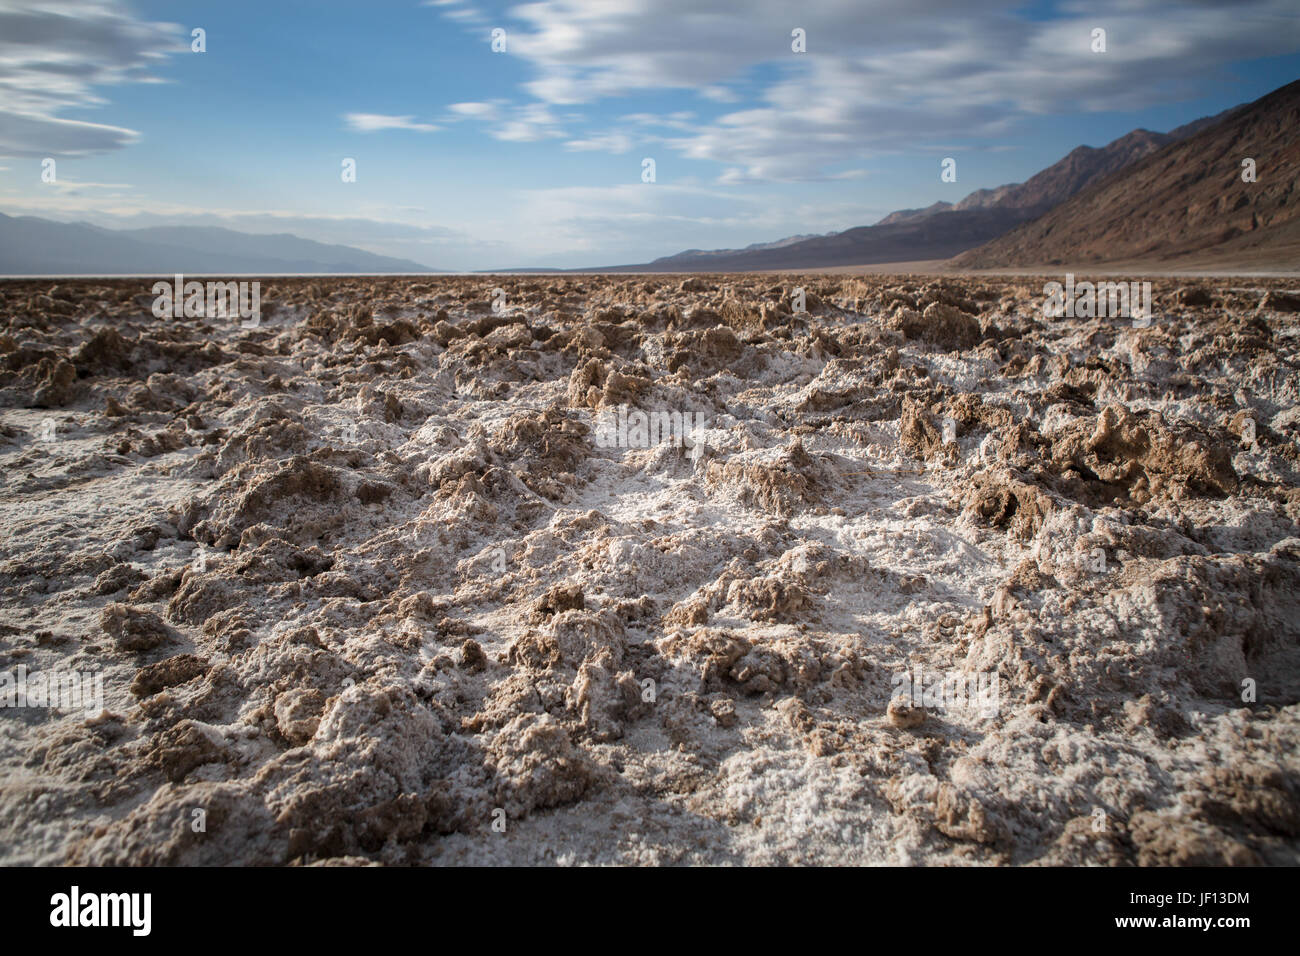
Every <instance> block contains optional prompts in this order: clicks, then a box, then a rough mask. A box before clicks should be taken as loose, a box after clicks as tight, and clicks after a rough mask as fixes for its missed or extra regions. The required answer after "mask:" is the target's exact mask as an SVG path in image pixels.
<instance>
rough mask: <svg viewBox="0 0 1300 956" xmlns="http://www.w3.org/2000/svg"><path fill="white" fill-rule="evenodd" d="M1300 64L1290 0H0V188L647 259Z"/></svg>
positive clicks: (408, 241)
mask: <svg viewBox="0 0 1300 956" xmlns="http://www.w3.org/2000/svg"><path fill="white" fill-rule="evenodd" d="M195 30H202V31H203V35H202V36H203V45H204V47H205V49H204V50H203V51H202V52H197V51H196V50H195V49H194V46H195V45H196V40H195V38H194V32H193V31H195ZM1096 30H1104V31H1105V35H1104V39H1105V49H1104V51H1101V50H1097V49H1095V47H1096V46H1097V39H1096V36H1095V31H1096ZM795 31H802V40H803V42H802V45H803V47H804V49H803V50H802V51H798V50H796V49H795V47H797V46H799V45H800V44H799V42H798V37H796V36H795V35H794V32H795ZM494 37H495V40H494ZM1297 78H1300V2H1297V0H1235V2H1220V3H1210V2H1188V0H1183V2H1179V3H1172V2H1166V0H1096V2H1087V3H1080V2H1059V3H1058V2H1046V0H1042V2H1031V3H1023V2H1021V3H992V2H982V0H802V2H791V3H780V2H773V0H733V2H717V0H555V2H549V0H546V2H531V3H522V4H519V3H499V4H491V3H480V2H477V0H429V2H423V3H421V2H419V0H405V2H398V0H368V2H365V3H347V2H342V0H315V2H299V0H286V2H281V0H259V2H246V0H215V2H192V3H191V2H170V3H168V2H132V3H125V2H117V0H107V2H88V0H48V2H25V0H14V2H10V0H0V211H2V212H4V213H6V214H8V215H33V216H41V217H44V218H48V219H57V220H61V221H87V222H92V223H95V224H96V225H100V226H105V227H109V228H135V227H141V226H149V225H164V224H165V225H215V226H225V227H227V228H231V229H238V230H242V231H247V232H258V233H277V232H289V233H293V234H295V235H299V236H302V237H304V238H308V239H315V240H318V241H322V242H333V243H341V244H344V245H351V246H356V247H358V248H362V249H366V250H368V251H371V252H376V253H380V254H383V255H390V256H397V257H401V258H405V259H410V260H413V261H416V262H419V263H421V264H424V265H426V266H429V267H433V268H439V269H448V270H455V271H469V270H479V269H506V268H523V267H561V268H575V267H583V266H597V265H616V264H625V263H638V262H645V261H649V260H651V259H654V258H657V257H659V256H664V255H671V254H673V253H675V252H680V251H682V250H684V249H690V248H701V249H715V248H739V247H743V246H746V245H749V244H750V243H756V242H771V241H774V240H776V239H780V238H783V237H785V236H790V235H797V234H818V233H826V232H833V231H839V230H842V229H847V228H851V227H854V226H861V225H868V224H870V223H873V222H876V221H877V220H879V219H880V218H881V217H883V216H885V215H886V214H888V213H889V212H891V211H893V210H896V209H902V208H913V207H920V206H927V205H929V204H931V203H933V202H935V201H937V200H941V199H943V200H948V201H952V202H955V201H957V200H959V199H961V198H962V197H964V196H965V195H966V194H967V193H969V192H971V191H973V190H976V189H980V188H987V187H994V186H998V185H1001V184H1003V183H1008V182H1021V181H1023V180H1025V179H1027V178H1028V177H1029V176H1031V175H1033V174H1034V173H1035V172H1037V171H1038V170H1040V169H1042V168H1044V167H1046V166H1048V165H1050V164H1052V163H1053V162H1055V161H1057V160H1058V159H1060V158H1061V157H1062V156H1064V155H1065V154H1066V153H1068V152H1070V150H1072V149H1074V148H1075V147H1076V146H1078V145H1080V144H1086V145H1090V146H1102V145H1105V144H1106V143H1107V142H1110V141H1111V140H1113V139H1116V138H1117V137H1119V136H1122V135H1124V134H1125V133H1127V132H1129V131H1130V130H1132V129H1135V128H1138V127H1143V128H1146V129H1151V130H1157V131H1167V130H1169V129H1172V128H1173V127H1175V126H1179V125H1181V124H1183V123H1186V122H1188V121H1190V120H1192V119H1196V118H1198V117H1201V116H1206V115H1211V114H1213V113H1217V112H1219V111H1221V110H1224V109H1227V108H1228V107H1231V106H1235V105H1237V104H1239V103H1244V102H1249V101H1251V100H1254V99H1257V98H1258V97H1260V96H1262V95H1264V94H1266V93H1268V92H1270V91H1271V90H1274V89H1276V88H1277V87H1279V86H1283V85H1285V84H1287V83H1289V82H1291V81H1293V80H1295V79H1297ZM946 158H952V159H955V160H956V167H955V168H956V181H955V182H944V181H943V180H942V178H941V172H942V162H943V160H944V159H946ZM47 159H53V160H54V164H55V165H54V171H55V177H54V181H53V182H46V181H44V180H43V177H42V172H43V170H44V169H46V168H47V167H46V165H45V160H47ZM348 159H350V160H353V161H354V162H355V170H356V176H355V181H353V182H345V181H344V176H343V167H344V161H345V160H348ZM646 160H653V172H654V177H653V181H652V182H647V181H645V179H646V178H647V177H646V174H647V168H646ZM46 178H48V177H46Z"/></svg>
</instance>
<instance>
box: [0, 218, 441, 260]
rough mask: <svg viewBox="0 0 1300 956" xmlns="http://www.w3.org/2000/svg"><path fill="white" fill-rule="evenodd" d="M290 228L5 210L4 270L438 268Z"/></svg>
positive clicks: (0, 239) (0, 245)
mask: <svg viewBox="0 0 1300 956" xmlns="http://www.w3.org/2000/svg"><path fill="white" fill-rule="evenodd" d="M436 271H437V270H435V269H430V268H429V267H428V266H422V265H420V264H419V263H418V262H411V261H410V260H408V259H393V258H390V257H388V256H379V255H375V254H374V253H372V252H366V251H364V250H362V249H353V248H351V247H350V246H339V245H329V244H327V243H323V242H315V241H313V240H310V239H302V238H300V237H298V236H293V235H290V234H288V233H279V234H275V235H262V234H253V233H244V232H236V231H234V230H233V229H222V228H218V227H211V226H153V227H150V228H146V229H104V228H102V227H100V226H93V225H91V224H90V223H86V222H76V223H64V222H54V221H52V220H49V219H40V218H38V217H36V216H18V217H14V216H6V215H4V214H3V213H0V275H168V274H171V273H175V272H186V273H190V274H194V275H197V274H202V273H207V274H263V275H264V274H270V273H313V272H319V273H333V274H349V273H363V272H393V273H426V272H436Z"/></svg>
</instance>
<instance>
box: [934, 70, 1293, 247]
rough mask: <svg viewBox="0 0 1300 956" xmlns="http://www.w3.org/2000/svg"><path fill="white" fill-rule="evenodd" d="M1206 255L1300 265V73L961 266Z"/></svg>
mask: <svg viewBox="0 0 1300 956" xmlns="http://www.w3.org/2000/svg"><path fill="white" fill-rule="evenodd" d="M1248 167H1250V168H1251V169H1252V172H1251V173H1250V175H1251V176H1253V181H1250V180H1248V178H1247V175H1248V173H1247V169H1248ZM1198 260H1199V261H1201V262H1204V263H1207V264H1218V265H1221V266H1232V267H1233V268H1246V269H1249V267H1250V266H1251V265H1259V266H1261V267H1269V266H1271V265H1274V264H1276V263H1279V262H1281V263H1287V262H1289V263H1290V264H1291V267H1292V268H1294V267H1295V266H1296V265H1298V264H1300V80H1298V81H1296V82H1294V83H1291V84H1289V85H1287V86H1284V87H1282V88H1281V89H1278V90H1274V91H1273V92H1272V93H1269V94H1268V95H1267V96H1264V97H1261V98H1260V99H1258V100H1256V101H1255V102H1253V103H1250V104H1249V105H1247V106H1244V107H1240V108H1239V109H1237V110H1234V111H1233V112H1232V113H1231V115H1230V116H1228V117H1227V118H1225V119H1223V120H1222V121H1221V122H1218V123H1215V124H1213V125H1210V126H1208V127H1202V128H1201V129H1199V130H1198V131H1196V132H1195V134H1194V135H1192V136H1190V137H1187V138H1184V139H1182V140H1180V141H1179V142H1177V143H1175V144H1173V145H1170V146H1167V147H1165V148H1164V149H1161V150H1160V151H1159V152H1156V153H1153V154H1152V155H1150V156H1147V157H1145V158H1143V159H1140V160H1139V161H1137V162H1135V163H1132V164H1130V165H1127V166H1124V167H1123V168H1121V169H1119V170H1117V171H1116V172H1114V173H1112V174H1111V175H1109V176H1104V177H1101V178H1099V179H1095V180H1094V181H1092V182H1091V183H1090V184H1089V186H1088V188H1087V189H1084V190H1081V191H1079V192H1078V193H1076V194H1075V195H1074V196H1072V197H1071V198H1070V199H1068V200H1067V201H1065V202H1063V203H1061V204H1060V205H1058V206H1056V207H1054V208H1053V209H1051V210H1050V211H1048V212H1047V213H1045V214H1044V215H1042V216H1040V217H1038V218H1035V219H1034V220H1033V221H1032V222H1026V223H1024V224H1022V225H1020V226H1018V227H1017V228H1015V229H1013V230H1011V231H1010V232H1008V233H1007V234H1005V235H1003V236H1000V237H999V238H997V239H994V240H993V241H991V242H989V243H987V244H985V245H983V246H981V247H979V248H977V249H973V250H970V251H969V252H966V253H964V254H962V255H959V256H957V257H956V259H954V260H953V262H952V265H953V266H954V267H956V268H962V269H988V268H999V267H1008V266H1035V265H1058V264H1070V265H1073V264H1082V263H1092V262H1120V261H1122V262H1134V263H1138V262H1143V261H1150V262H1160V263H1166V264H1167V263H1170V262H1177V261H1185V262H1187V263H1188V264H1191V263H1193V262H1196V261H1198Z"/></svg>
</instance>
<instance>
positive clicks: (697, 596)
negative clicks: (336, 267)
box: [0, 275, 1300, 865]
mask: <svg viewBox="0 0 1300 956" xmlns="http://www.w3.org/2000/svg"><path fill="white" fill-rule="evenodd" d="M1050 278H1052V279H1057V280H1059V279H1060V278H1061V277H1059V276H1052V277H1050ZM1042 283H1043V279H1042V278H1038V279H1032V278H1024V279H1008V280H1000V279H991V278H950V279H935V278H932V277H931V278H922V277H906V276H872V277H848V276H816V277H812V276H809V277H802V278H801V277H797V276H785V277H782V276H754V275H751V276H744V277H735V276H713V277H695V278H691V279H686V280H683V279H682V278H681V277H654V278H649V279H647V278H642V277H620V276H607V277H600V278H593V277H581V276H576V277H563V278H552V277H526V278H506V277H495V278H494V277H452V278H440V279H436V280H430V279H425V278H420V279H362V278H357V279H311V278H302V279H275V280H267V281H264V282H263V286H262V302H263V318H262V323H261V326H260V327H258V328H253V329H245V328H241V327H240V325H239V324H238V323H237V322H234V321H228V320H217V319H213V320H202V319H186V320H177V321H162V320H157V319H154V318H153V317H152V316H151V315H150V314H149V304H150V301H151V297H150V296H149V295H148V292H149V289H150V286H151V284H152V283H151V281H150V280H143V279H142V280H115V281H98V282H96V281H86V282H69V281H63V282H60V281H56V280H43V281H25V282H7V283H4V284H2V285H0V317H2V319H3V329H2V330H0V464H3V479H4V480H3V485H2V486H0V528H3V534H2V537H0V615H2V618H0V670H3V671H6V672H14V671H15V669H16V668H18V667H19V666H20V665H22V666H25V667H27V668H28V670H29V671H31V672H54V671H61V670H62V671H67V670H76V671H79V672H94V673H96V674H100V675H102V676H103V679H104V688H105V694H106V699H105V702H104V703H105V708H104V710H103V711H102V712H98V713H94V714H91V715H89V716H88V715H87V714H86V713H84V712H79V711H62V710H57V709H49V708H34V707H26V708H21V707H10V708H4V709H0V780H2V784H0V847H2V848H3V851H2V854H0V855H2V856H3V860H4V861H5V862H9V863H41V864H60V863H69V862H71V863H90V864H229V863H243V864H284V863H294V862H296V863H303V864H307V863H320V862H348V863H364V862H367V861H373V862H383V863H395V864H404V863H418V864H450V863H461V862H481V863H494V862H501V863H505V862H510V863H524V864H533V863H539V864H548V863H636V864H655V863H724V864H740V863H747V864H769V863H835V864H838V863H912V864H922V863H924V864H945V863H957V864H963V863H964V864H1066V863H1068V864H1100V865H1117V864H1221V863H1227V864H1261V863H1263V864H1284V863H1285V864H1295V863H1297V862H1300V756H1298V755H1297V749H1298V745H1300V703H1298V702H1300V525H1298V524H1297V522H1298V521H1300V491H1297V487H1298V483H1297V478H1298V475H1300V407H1298V405H1300V368H1298V366H1297V360H1298V359H1300V317H1297V315H1296V311H1297V309H1298V308H1300V296H1298V295H1297V293H1296V289H1295V285H1294V280H1291V283H1290V285H1288V284H1287V281H1285V280H1267V279H1242V280H1213V281H1209V280H1191V279H1178V280H1172V279H1156V280H1154V300H1155V307H1156V308H1155V313H1156V315H1155V321H1154V322H1153V323H1152V325H1151V327H1150V328H1134V327H1133V323H1132V322H1130V321H1128V320H1123V319H1050V320H1049V319H1044V318H1043V315H1042V308H1041V304H1042V294H1041V289H1042ZM498 286H499V287H501V288H502V289H504V290H505V292H506V298H505V308H504V309H503V310H502V311H500V312H495V311H493V309H492V308H491V304H490V303H491V301H492V291H493V289H494V288H496V287H498ZM796 287H803V288H805V289H806V292H807V298H806V301H807V308H808V312H807V313H806V314H796V313H794V312H792V310H791V301H792V300H791V293H792V291H793V290H794V289H795V288H796ZM619 406H626V407H627V408H628V409H641V410H645V411H647V412H650V411H666V412H680V413H687V412H691V413H702V414H703V415H704V416H705V420H706V423H707V424H706V427H705V429H704V430H703V431H702V432H700V433H699V434H698V436H697V437H699V438H700V439H701V440H700V441H698V442H697V443H696V444H695V446H694V447H692V448H687V447H678V446H676V445H674V444H661V445H658V446H654V447H649V448H620V447H601V444H600V443H598V442H597V441H596V440H595V432H594V426H595V424H596V416H598V415H601V414H603V413H607V412H609V411H610V410H616V409H617V408H618V407H619ZM946 420H947V421H946ZM1099 555H1100V560H1099V557H1098V556H1099ZM918 668H920V669H923V670H924V671H925V672H927V673H931V674H934V673H937V674H942V675H985V676H989V675H996V677H997V679H998V686H999V687H1000V698H999V701H998V704H999V706H998V707H997V709H996V713H989V714H986V713H984V712H980V711H975V710H972V709H970V708H960V707H950V708H947V709H944V708H941V707H937V706H926V705H925V704H924V702H922V703H921V704H919V705H914V704H909V703H907V702H904V701H894V702H893V703H892V704H891V696H892V695H893V694H894V690H895V683H896V680H897V678H898V676H899V675H900V674H904V673H911V672H914V671H916V670H917V669H918ZM1243 682H1245V683H1243ZM1251 682H1253V686H1254V693H1253V695H1252V694H1251V693H1250V692H1249V691H1248V690H1243V687H1249V686H1250V685H1251ZM1252 696H1253V698H1254V699H1253V700H1251V699H1249V698H1251V697H1252ZM1243 698H1247V699H1243ZM196 811H201V813H196ZM200 819H201V820H202V821H203V823H202V826H201V827H200V826H196V821H198V820H200ZM494 823H495V824H496V826H495V827H494Z"/></svg>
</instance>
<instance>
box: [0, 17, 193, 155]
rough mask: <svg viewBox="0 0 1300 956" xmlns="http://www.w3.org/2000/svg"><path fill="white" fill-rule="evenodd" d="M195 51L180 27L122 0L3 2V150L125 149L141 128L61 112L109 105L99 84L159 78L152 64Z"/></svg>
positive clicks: (51, 152)
mask: <svg viewBox="0 0 1300 956" xmlns="http://www.w3.org/2000/svg"><path fill="white" fill-rule="evenodd" d="M182 50H184V51H188V50H189V43H188V39H187V37H186V36H185V35H184V33H183V31H182V29H181V27H179V26H178V25H176V24H173V23H147V22H143V21H140V20H136V19H135V18H134V17H133V16H132V15H131V14H130V13H129V12H128V11H127V10H126V8H125V7H124V6H123V5H122V4H121V3H119V2H117V0H101V2H90V0H45V2H31V0H7V2H5V3H3V4H0V155H8V156H49V155H53V156H80V155H86V154H90V153H98V152H104V151H106V150H112V149H119V148H121V147H123V146H127V145H130V144H131V143H133V142H135V141H136V140H137V139H138V138H139V134H137V133H136V132H135V131H134V130H130V129H124V128H122V127H118V126H110V125H104V124H100V123H91V122H85V121H81V120H70V119H64V118H60V117H59V115H58V114H59V113H61V112H63V111H66V110H69V109H85V108H88V107H96V106H102V105H103V104H104V103H105V102H106V101H105V100H104V99H103V98H102V97H101V96H100V95H99V94H97V93H96V92H95V88H96V87H103V86H112V85H116V84H121V83H133V82H135V83H139V82H157V77H154V76H151V75H150V73H149V70H150V68H151V67H153V66H156V65H158V64H159V63H160V62H161V61H162V60H163V59H165V57H166V56H167V55H168V54H171V53H178V52H180V51H182Z"/></svg>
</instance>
